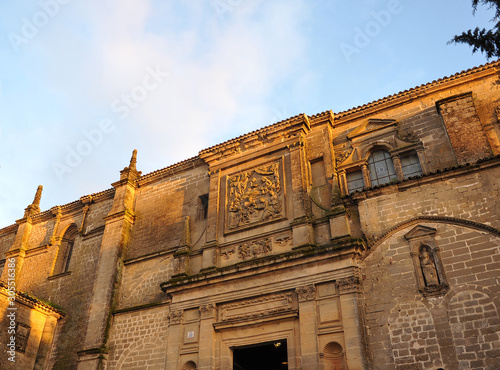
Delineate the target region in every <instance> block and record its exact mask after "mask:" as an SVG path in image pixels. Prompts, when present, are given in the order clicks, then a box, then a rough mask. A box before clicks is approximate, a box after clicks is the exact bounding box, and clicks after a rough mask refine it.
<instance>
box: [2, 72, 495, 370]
mask: <svg viewBox="0 0 500 370" xmlns="http://www.w3.org/2000/svg"><path fill="white" fill-rule="evenodd" d="M499 73H500V62H493V63H489V64H486V65H484V66H480V67H477V68H473V69H470V70H467V71H464V72H461V73H458V74H456V75H453V76H451V77H446V78H443V79H440V80H437V81H433V82H431V83H428V84H425V85H421V86H419V87H416V88H413V89H410V90H407V91H404V92H400V93H398V94H395V95H392V96H389V97H386V98H383V99H380V100H377V101H375V102H372V103H369V104H366V105H363V106H360V107H356V108H353V109H350V110H348V111H344V112H340V113H335V114H334V113H333V112H331V111H327V112H323V113H319V114H316V115H313V116H308V115H305V114H301V115H298V116H295V117H291V118H289V119H286V120H284V121H281V122H278V123H275V124H272V125H270V126H267V127H264V128H262V129H260V130H257V131H254V132H251V133H248V134H245V135H242V136H240V137H238V138H235V139H232V140H229V141H226V142H224V143H222V144H219V145H216V146H213V147H211V148H208V149H205V150H202V151H200V152H199V154H198V155H197V156H196V157H194V158H190V159H187V160H185V161H183V162H180V163H177V164H174V165H171V166H169V167H166V168H163V169H160V170H158V171H155V172H152V173H149V174H142V173H141V172H139V171H138V167H139V166H138V164H137V156H138V155H137V152H136V151H134V152H133V154H132V159H131V160H130V163H129V165H128V166H127V167H125V168H124V169H123V170H122V171H121V172H120V174H119V176H118V174H117V181H116V182H115V183H113V184H112V188H110V189H108V190H104V191H102V192H99V193H96V194H91V195H85V196H82V197H81V198H80V199H78V200H76V201H74V202H72V203H69V204H65V205H62V206H55V207H53V208H51V209H50V210H47V211H41V210H40V208H39V203H40V197H41V196H42V187H39V188H38V190H37V192H36V195H35V199H34V200H33V202H32V204H30V205H29V206H28V207H27V208H26V210H25V213H24V217H23V218H21V219H19V220H17V221H16V222H15V224H13V225H11V226H8V227H5V228H3V229H1V230H0V259H1V261H0V271H1V272H2V275H1V282H0V293H1V294H0V315H1V325H2V330H1V332H0V344H1V347H2V349H1V350H0V363H1V364H2V368H6V369H8V368H12V369H20V368H23V369H24V368H26V369H31V368H34V369H93V370H94V369H172V370H174V369H186V370H187V369H203V370H209V369H235V370H237V369H261V370H266V369H304V370H305V369H310V370H317V369H324V370H333V369H335V370H347V369H349V370H354V369H434V370H437V369H498V368H500V284H499V283H500V282H499V279H500V278H499V276H500V180H499V179H500V140H499V138H500V123H499V122H500V87H499V85H498V84H497V81H498V78H499V77H498V76H499ZM139 163H140V155H139ZM139 169H140V168H139Z"/></svg>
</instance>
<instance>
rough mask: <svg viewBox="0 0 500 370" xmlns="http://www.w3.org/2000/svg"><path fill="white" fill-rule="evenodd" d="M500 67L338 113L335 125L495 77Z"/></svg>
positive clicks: (470, 71)
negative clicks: (454, 87) (455, 87)
mask: <svg viewBox="0 0 500 370" xmlns="http://www.w3.org/2000/svg"><path fill="white" fill-rule="evenodd" d="M499 67H500V61H495V62H491V63H487V64H484V65H481V66H478V67H474V68H470V69H468V70H465V71H462V72H459V73H456V74H454V75H452V76H449V77H443V78H440V79H438V80H435V81H432V82H429V83H426V84H422V85H420V86H417V87H414V88H412V89H408V90H404V91H402V92H399V93H397V94H393V95H389V96H387V97H385V98H382V99H378V100H375V101H373V102H371V103H367V104H364V105H361V106H358V107H355V108H351V109H349V110H346V111H343V112H339V113H336V114H335V123H336V124H339V123H340V124H343V123H347V122H349V121H352V120H356V119H360V118H363V117H365V116H368V115H370V116H371V115H374V114H377V113H378V112H380V111H382V110H385V109H390V108H393V107H394V106H397V105H401V104H405V103H408V102H410V101H413V100H415V99H419V98H421V97H422V96H425V95H429V94H432V93H436V92H438V91H441V90H444V89H449V88H451V87H453V86H457V85H463V84H466V83H469V82H471V81H473V80H476V79H481V78H485V77H489V76H493V75H494V74H496V73H497V72H498V68H499Z"/></svg>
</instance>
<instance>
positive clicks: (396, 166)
mask: <svg viewBox="0 0 500 370" xmlns="http://www.w3.org/2000/svg"><path fill="white" fill-rule="evenodd" d="M392 163H393V164H394V169H395V170H396V176H397V177H398V180H399V181H402V180H404V175H403V167H401V159H400V158H399V154H393V155H392Z"/></svg>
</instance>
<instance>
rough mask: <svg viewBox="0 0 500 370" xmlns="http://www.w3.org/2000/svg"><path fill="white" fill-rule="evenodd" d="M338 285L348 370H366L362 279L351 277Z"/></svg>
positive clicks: (338, 281)
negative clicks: (361, 299) (361, 296)
mask: <svg viewBox="0 0 500 370" xmlns="http://www.w3.org/2000/svg"><path fill="white" fill-rule="evenodd" d="M336 284H337V288H338V291H339V294H340V307H341V312H342V325H343V328H344V338H345V346H346V348H345V351H346V362H347V368H348V369H353V370H361V369H366V365H365V360H364V359H365V356H364V354H365V347H364V331H363V326H364V320H363V314H362V308H361V301H360V294H361V286H360V279H359V278H358V277H357V276H349V277H345V278H342V279H338V280H337V281H336Z"/></svg>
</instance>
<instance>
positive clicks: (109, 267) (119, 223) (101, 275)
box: [78, 150, 141, 369]
mask: <svg viewBox="0 0 500 370" xmlns="http://www.w3.org/2000/svg"><path fill="white" fill-rule="evenodd" d="M136 157H137V151H136V150H134V153H133V155H132V159H131V161H130V165H129V167H125V168H124V169H123V170H122V171H121V172H120V180H119V181H117V182H115V183H113V184H112V185H113V187H114V188H115V197H114V201H113V206H112V207H111V210H110V212H109V214H108V215H107V216H106V217H105V228H104V233H103V237H102V242H101V249H100V252H99V261H98V264H97V271H96V277H95V280H94V287H93V291H92V296H91V297H92V298H91V303H90V309H89V320H88V324H87V332H86V335H85V338H84V340H83V350H82V351H79V353H78V354H79V363H78V369H99V368H102V367H103V366H104V362H105V359H106V353H105V352H106V350H105V348H106V341H107V334H108V333H107V328H108V326H109V321H110V319H111V311H112V309H113V304H114V299H115V293H116V291H115V287H116V284H117V282H118V280H119V279H118V276H119V273H120V271H121V267H122V266H123V264H122V263H123V259H124V258H125V255H126V249H127V246H128V241H129V237H130V230H131V228H132V225H133V223H134V201H135V190H136V185H135V180H136V179H137V178H138V177H139V176H140V174H141V173H140V172H138V171H137V170H136V168H135V163H136Z"/></svg>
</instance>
